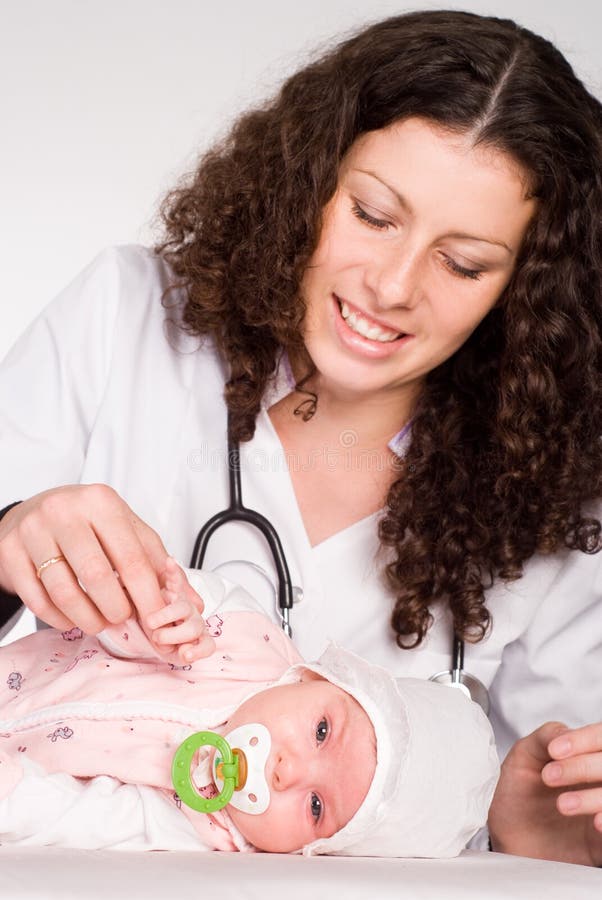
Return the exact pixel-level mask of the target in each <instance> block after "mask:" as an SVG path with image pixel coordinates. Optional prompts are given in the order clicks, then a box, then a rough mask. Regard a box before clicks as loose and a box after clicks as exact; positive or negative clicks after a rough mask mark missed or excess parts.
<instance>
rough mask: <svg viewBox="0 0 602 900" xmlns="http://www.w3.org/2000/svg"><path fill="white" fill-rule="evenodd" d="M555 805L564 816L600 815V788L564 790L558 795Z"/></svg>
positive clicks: (601, 804)
mask: <svg viewBox="0 0 602 900" xmlns="http://www.w3.org/2000/svg"><path fill="white" fill-rule="evenodd" d="M556 805H557V807H558V811H559V812H561V813H562V814H563V815H564V816H584V815H592V816H593V815H596V814H601V815H602V788H589V789H588V790H583V791H566V792H564V793H562V794H560V795H559V796H558V798H557V800H556Z"/></svg>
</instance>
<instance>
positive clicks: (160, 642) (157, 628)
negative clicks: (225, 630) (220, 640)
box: [141, 557, 215, 664]
mask: <svg viewBox="0 0 602 900" xmlns="http://www.w3.org/2000/svg"><path fill="white" fill-rule="evenodd" d="M161 581H162V584H163V597H164V599H165V602H166V604H167V605H166V606H164V607H163V609H159V610H156V611H155V612H152V613H151V614H150V615H148V616H146V619H144V620H141V624H142V627H143V628H144V630H145V632H146V633H147V636H148V637H149V638H150V640H151V641H152V642H153V643H154V644H155V645H156V646H157V647H158V650H159V652H160V653H161V655H162V656H165V657H167V658H169V657H171V656H172V655H175V656H176V658H177V659H178V660H179V661H180V662H182V663H184V664H186V663H192V662H195V660H197V659H202V658H203V657H205V656H210V655H211V654H212V653H213V651H214V650H215V641H214V640H213V638H212V637H211V635H209V634H208V633H207V626H206V625H205V620H204V619H203V616H202V615H201V613H202V612H203V609H204V603H203V600H202V598H201V597H200V596H199V594H197V592H196V591H195V589H194V588H193V587H192V585H190V584H189V583H188V579H187V578H186V574H185V572H184V570H183V569H182V568H180V566H179V565H178V564H177V562H176V561H175V560H174V559H172V558H171V557H168V558H167V562H166V564H165V571H164V573H163V576H162V579H161Z"/></svg>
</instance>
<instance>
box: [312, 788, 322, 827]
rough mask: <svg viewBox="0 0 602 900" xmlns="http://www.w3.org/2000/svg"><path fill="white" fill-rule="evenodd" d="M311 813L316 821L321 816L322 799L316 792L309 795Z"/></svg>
mask: <svg viewBox="0 0 602 900" xmlns="http://www.w3.org/2000/svg"><path fill="white" fill-rule="evenodd" d="M311 814H312V816H313V818H314V820H315V821H316V822H319V821H320V819H321V818H322V801H321V800H320V798H319V797H318V795H317V794H312V795H311Z"/></svg>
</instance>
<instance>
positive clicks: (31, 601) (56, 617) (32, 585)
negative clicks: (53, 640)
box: [13, 547, 76, 631]
mask: <svg viewBox="0 0 602 900" xmlns="http://www.w3.org/2000/svg"><path fill="white" fill-rule="evenodd" d="M13 562H14V566H15V575H14V580H13V585H14V590H15V592H16V593H17V594H18V596H19V597H26V598H27V607H28V609H30V610H31V611H32V613H33V614H34V616H37V618H38V619H41V620H42V621H43V622H46V623H47V624H48V625H50V626H52V628H57V629H58V630H59V631H68V630H69V629H70V628H72V627H73V626H74V625H75V624H76V623H75V622H72V621H71V620H70V619H69V618H68V617H67V616H66V615H65V614H64V613H63V612H61V611H60V610H59V609H57V607H56V606H55V605H54V603H53V602H52V600H51V599H50V597H49V595H48V592H47V591H46V588H45V586H44V584H43V581H41V580H39V579H38V578H37V576H36V569H35V566H34V565H33V563H32V562H31V559H30V558H29V556H28V555H27V553H26V552H25V550H24V548H23V547H16V548H15V550H14V553H13ZM57 565H58V563H57ZM42 577H44V573H42Z"/></svg>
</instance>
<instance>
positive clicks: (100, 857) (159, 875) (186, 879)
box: [0, 846, 602, 900]
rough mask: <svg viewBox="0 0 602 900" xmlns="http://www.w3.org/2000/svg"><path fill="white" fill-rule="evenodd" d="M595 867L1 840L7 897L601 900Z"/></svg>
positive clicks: (487, 856)
mask: <svg viewBox="0 0 602 900" xmlns="http://www.w3.org/2000/svg"><path fill="white" fill-rule="evenodd" d="M601 892H602V871H600V870H599V869H591V868H586V867H584V866H569V865H565V864H563V863H551V862H540V861H539V860H533V859H522V858H519V857H512V856H504V855H502V854H498V853H479V852H476V851H475V852H471V851H467V852H465V853H464V854H462V856H460V857H459V858H457V859H452V860H419V859H356V858H345V859H344V858H335V857H313V858H309V859H306V858H302V857H299V856H279V855H272V854H268V853H256V854H230V853H228V854H225V853H224V854H221V853H199V854H196V853H175V852H171V853H130V852H128V853H119V852H108V851H99V850H96V851H82V850H77V851H74V850H57V849H52V848H46V849H44V850H40V849H37V848H36V849H33V848H25V847H21V848H16V849H12V848H10V847H8V846H4V847H0V897H2V898H6V900H24V898H27V900H37V898H39V900H70V898H74V900H75V898H77V900H107V898H109V897H110V898H113V900H120V898H127V900H138V898H139V900H155V898H156V900H165V898H166V897H176V898H177V900H199V898H206V897H218V896H219V898H220V900H307V898H308V897H315V898H318V900H319V898H322V897H334V898H336V897H337V895H338V896H339V897H344V898H345V900H375V898H376V900H389V898H391V900H442V898H445V900H469V898H479V900H482V898H484V897H486V898H488V900H489V898H491V900H496V898H512V900H533V898H537V897H545V898H546V900H567V898H571V900H573V898H578V900H589V898H591V900H594V898H595V900H599V898H600V896H601Z"/></svg>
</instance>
